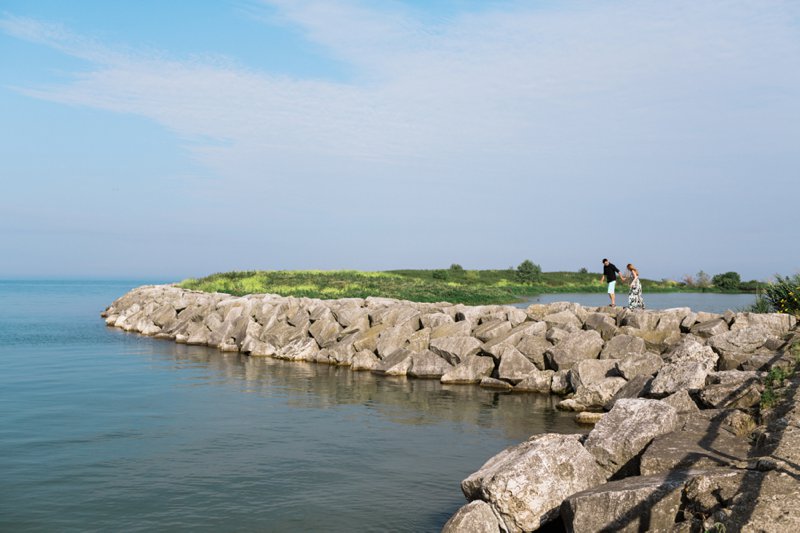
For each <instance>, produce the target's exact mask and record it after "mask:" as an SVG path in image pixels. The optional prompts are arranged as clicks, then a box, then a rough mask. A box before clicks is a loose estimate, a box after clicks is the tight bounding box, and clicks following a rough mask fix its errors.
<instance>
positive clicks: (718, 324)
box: [690, 318, 728, 339]
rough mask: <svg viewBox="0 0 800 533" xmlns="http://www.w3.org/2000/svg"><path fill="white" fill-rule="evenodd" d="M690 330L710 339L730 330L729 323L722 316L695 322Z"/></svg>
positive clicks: (694, 333)
mask: <svg viewBox="0 0 800 533" xmlns="http://www.w3.org/2000/svg"><path fill="white" fill-rule="evenodd" d="M690 331H691V332H692V334H693V335H697V336H698V337H703V338H705V339H708V338H710V337H713V336H715V335H720V334H722V333H725V332H726V331H728V323H727V322H725V320H724V319H722V318H712V319H711V320H706V321H705V322H700V323H699V324H695V325H694V326H692V329H691V330H690Z"/></svg>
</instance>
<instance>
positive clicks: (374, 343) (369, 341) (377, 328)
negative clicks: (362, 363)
mask: <svg viewBox="0 0 800 533" xmlns="http://www.w3.org/2000/svg"><path fill="white" fill-rule="evenodd" d="M388 327H389V326H387V325H386V324H377V325H374V326H372V327H371V328H369V329H368V330H367V331H364V332H361V333H359V334H358V338H357V339H356V340H355V342H354V343H353V347H354V348H355V349H356V351H359V352H360V351H362V350H368V351H370V352H374V351H375V350H376V349H377V348H378V337H380V335H381V333H383V332H384V331H385V330H387V329H388Z"/></svg>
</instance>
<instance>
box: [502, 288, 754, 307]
mask: <svg viewBox="0 0 800 533" xmlns="http://www.w3.org/2000/svg"><path fill="white" fill-rule="evenodd" d="M755 301H756V297H755V295H754V294H720V293H713V292H667V293H651V294H647V293H645V295H644V303H645V305H646V306H647V309H669V308H672V307H691V308H692V310H693V311H707V312H709V313H724V312H725V311H727V310H728V309H730V310H732V311H740V310H744V309H746V308H748V307H750V306H751V305H752V304H754V303H755ZM551 302H577V303H579V304H581V305H585V306H589V307H597V306H601V305H608V304H609V303H610V301H609V298H608V294H606V293H562V294H542V295H539V296H534V297H532V298H529V299H527V300H526V301H524V302H520V303H518V304H514V305H515V306H516V307H522V308H525V307H528V306H529V305H531V304H537V303H541V304H547V303H551ZM617 305H618V306H627V305H628V292H627V287H623V290H619V288H618V290H617Z"/></svg>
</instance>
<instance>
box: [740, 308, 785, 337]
mask: <svg viewBox="0 0 800 533" xmlns="http://www.w3.org/2000/svg"><path fill="white" fill-rule="evenodd" d="M796 325H797V319H796V318H795V317H794V316H792V315H789V314H786V313H769V314H762V313H737V314H736V317H735V319H734V322H733V325H732V326H731V330H733V331H737V330H741V329H749V328H751V327H754V326H757V327H762V328H764V329H766V330H767V331H769V333H770V335H772V336H774V337H783V336H784V335H786V334H787V333H789V331H791V330H793V329H794V328H795V326H796Z"/></svg>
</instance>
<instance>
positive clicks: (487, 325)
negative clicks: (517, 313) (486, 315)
mask: <svg viewBox="0 0 800 533" xmlns="http://www.w3.org/2000/svg"><path fill="white" fill-rule="evenodd" d="M509 331H511V322H509V321H507V320H489V321H486V322H484V323H482V324H481V325H480V326H477V327H476V328H475V329H473V330H472V336H473V337H476V338H478V339H480V340H482V341H483V342H486V341H489V340H491V339H493V338H495V337H499V336H501V335H504V334H506V333H508V332H509Z"/></svg>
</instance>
